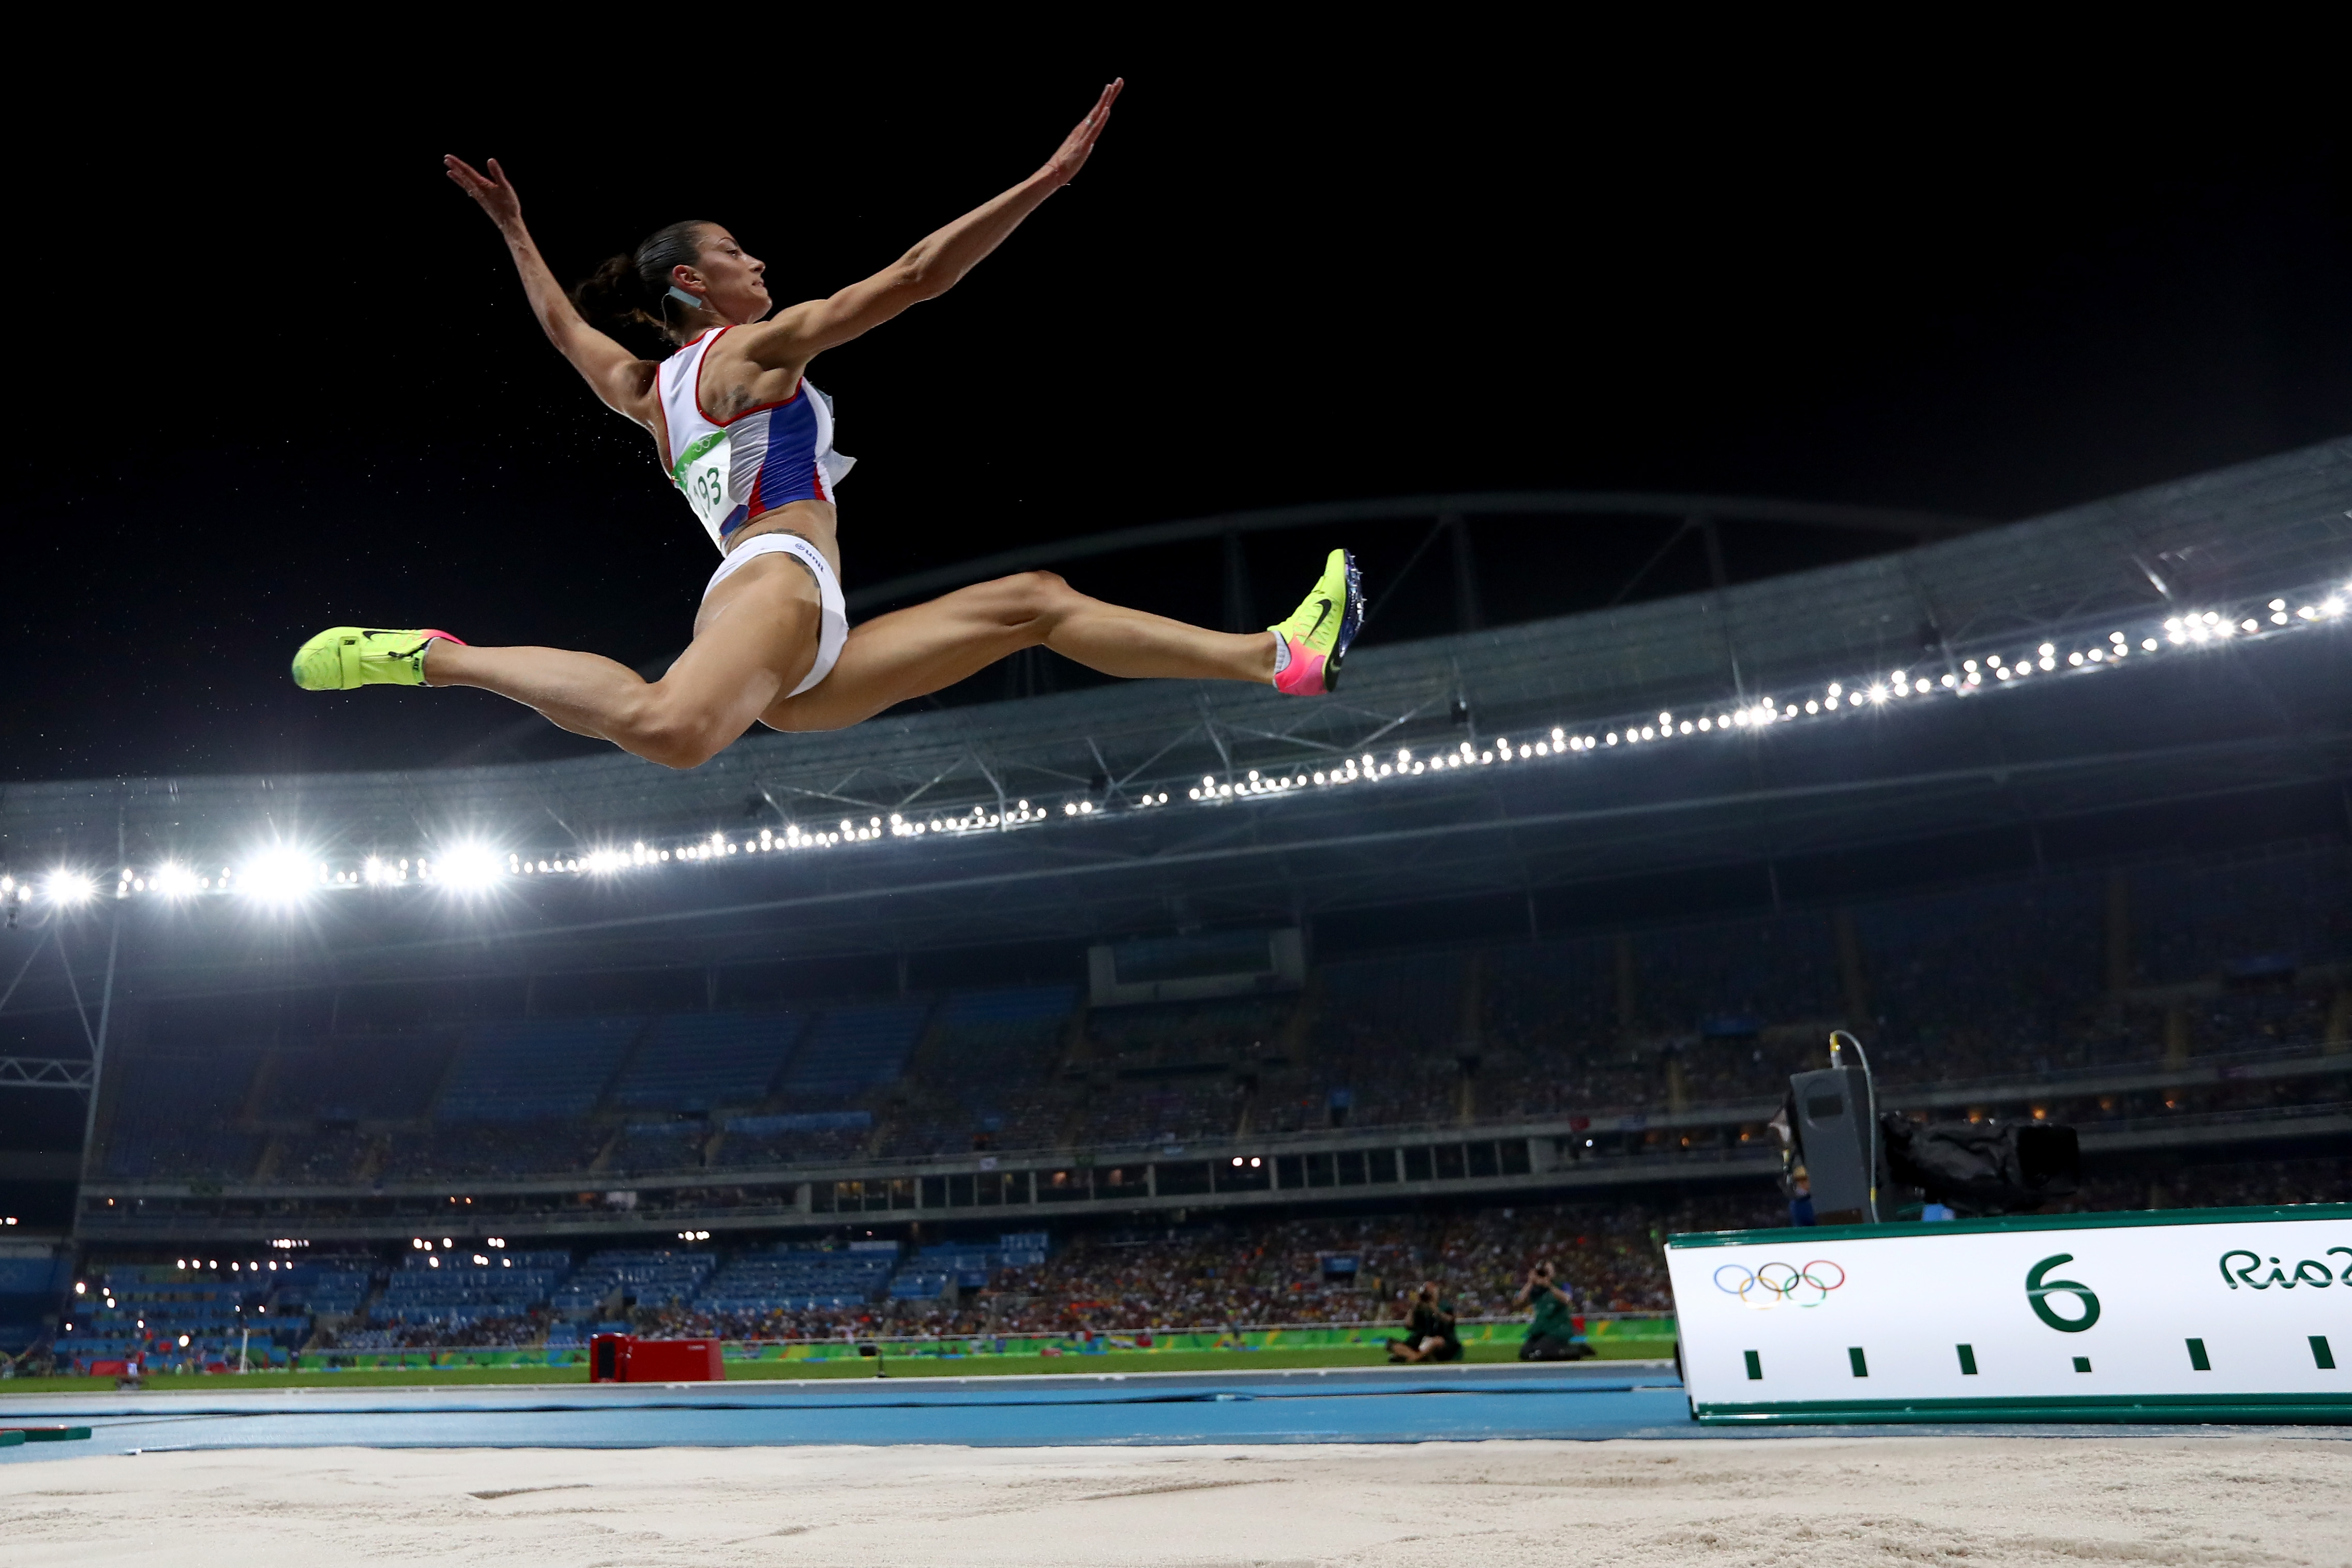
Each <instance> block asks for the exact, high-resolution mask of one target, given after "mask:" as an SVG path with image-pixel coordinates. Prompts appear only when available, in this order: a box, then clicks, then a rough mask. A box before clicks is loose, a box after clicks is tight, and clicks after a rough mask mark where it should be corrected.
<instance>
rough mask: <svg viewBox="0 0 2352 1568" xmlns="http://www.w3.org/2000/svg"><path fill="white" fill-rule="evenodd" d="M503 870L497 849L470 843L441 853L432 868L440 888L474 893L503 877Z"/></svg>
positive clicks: (453, 846) (504, 868)
mask: <svg viewBox="0 0 2352 1568" xmlns="http://www.w3.org/2000/svg"><path fill="white" fill-rule="evenodd" d="M506 869H507V868H506V866H505V864H504V862H502V861H500V860H499V853H498V851H497V850H495V849H493V848H491V847H489V846H488V845H487V844H480V843H476V842H473V841H470V840H469V841H467V842H466V843H463V844H453V845H451V846H450V847H448V848H446V849H444V850H443V851H441V854H440V857H439V858H437V859H436V861H435V862H434V866H433V870H434V874H435V876H436V877H437V878H438V879H439V880H440V883H441V885H442V886H443V887H445V888H454V889H457V890H458V891H459V892H478V891H480V890H481V889H484V888H488V887H490V886H492V885H494V884H495V883H496V882H497V881H498V879H499V878H500V877H503V876H505V875H506Z"/></svg>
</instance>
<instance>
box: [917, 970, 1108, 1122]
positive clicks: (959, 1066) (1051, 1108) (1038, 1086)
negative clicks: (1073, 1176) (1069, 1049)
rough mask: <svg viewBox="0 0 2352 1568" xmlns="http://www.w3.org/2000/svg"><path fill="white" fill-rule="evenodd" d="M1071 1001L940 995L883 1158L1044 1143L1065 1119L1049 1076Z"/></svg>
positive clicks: (1019, 995) (1072, 992)
mask: <svg viewBox="0 0 2352 1568" xmlns="http://www.w3.org/2000/svg"><path fill="white" fill-rule="evenodd" d="M1076 1002H1077V992H1076V987H1074V986H1069V985H1036V986H1020V987H1015V988H1013V989H1009V990H1003V991H961V992H957V993H954V994H951V995H950V996H949V997H948V998H947V1000H946V1001H945V1002H943V1003H942V1004H941V1005H940V1010H939V1013H938V1016H937V1017H936V1019H935V1021H934V1022H933V1024H932V1026H931V1034H930V1038H929V1044H928V1046H927V1047H926V1048H925V1052H924V1058H923V1063H922V1071H921V1073H920V1075H919V1077H918V1078H917V1079H916V1080H915V1082H914V1083H912V1084H911V1085H910V1086H909V1089H908V1095H907V1097H906V1099H905V1100H904V1102H903V1103H902V1105H901V1107H900V1109H899V1111H898V1116H897V1117H896V1119H895V1123H894V1125H893V1126H892V1128H891V1130H890V1132H889V1134H888V1137H887V1142H886V1143H885V1145H884V1148H883V1152H884V1153H886V1154H891V1155H900V1156H904V1155H923V1154H945V1153H950V1152H955V1151H958V1150H962V1149H977V1148H1005V1149H1036V1148H1044V1147H1047V1146H1049V1145H1051V1144H1052V1143H1053V1142H1055V1139H1056V1137H1057V1135H1058V1134H1059V1132H1060V1131H1061V1127H1062V1124H1063V1122H1064V1121H1066V1119H1067V1116H1068V1114H1069V1106H1068V1102H1067V1098H1066V1097H1065V1096H1057V1095H1056V1094H1055V1085H1054V1081H1053V1075H1054V1072H1055V1068H1056V1066H1057V1065H1058V1058H1059V1055H1060V1049H1059V1047H1061V1045H1062V1042H1063V1039H1064V1037H1065V1036H1066V1034H1067V1033H1068V1031H1069V1026H1070V1015H1071V1010H1072V1008H1073V1007H1075V1006H1076Z"/></svg>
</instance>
